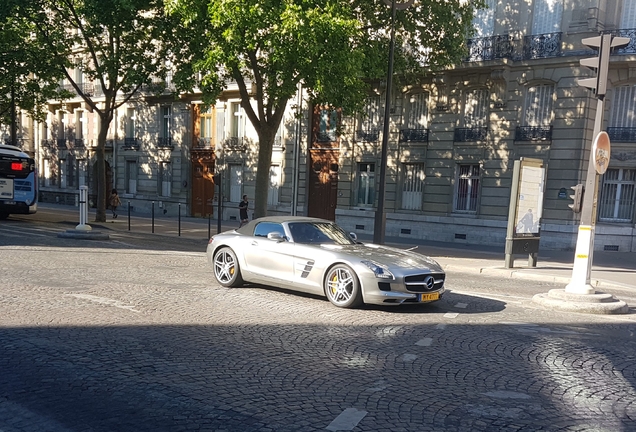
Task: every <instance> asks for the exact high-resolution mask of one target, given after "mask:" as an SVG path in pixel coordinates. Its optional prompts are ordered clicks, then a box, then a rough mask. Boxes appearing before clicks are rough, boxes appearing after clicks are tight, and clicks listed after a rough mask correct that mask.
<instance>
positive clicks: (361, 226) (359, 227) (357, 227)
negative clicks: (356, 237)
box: [356, 225, 364, 230]
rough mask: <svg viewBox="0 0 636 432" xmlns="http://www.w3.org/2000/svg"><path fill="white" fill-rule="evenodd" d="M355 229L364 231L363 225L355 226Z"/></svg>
mask: <svg viewBox="0 0 636 432" xmlns="http://www.w3.org/2000/svg"><path fill="white" fill-rule="evenodd" d="M356 229H359V230H363V229H364V225H356Z"/></svg>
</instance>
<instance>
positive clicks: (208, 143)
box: [195, 137, 212, 148]
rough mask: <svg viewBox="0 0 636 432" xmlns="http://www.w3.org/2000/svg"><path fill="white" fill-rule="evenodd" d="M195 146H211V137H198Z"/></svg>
mask: <svg viewBox="0 0 636 432" xmlns="http://www.w3.org/2000/svg"><path fill="white" fill-rule="evenodd" d="M195 147H197V148H210V147H212V138H210V137H202V138H199V141H197V142H196V143H195Z"/></svg>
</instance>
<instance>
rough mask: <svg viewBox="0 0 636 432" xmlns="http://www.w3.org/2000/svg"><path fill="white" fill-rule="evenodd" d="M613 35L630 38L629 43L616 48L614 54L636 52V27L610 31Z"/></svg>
mask: <svg viewBox="0 0 636 432" xmlns="http://www.w3.org/2000/svg"><path fill="white" fill-rule="evenodd" d="M610 33H611V34H612V36H620V37H626V38H629V43H628V44H627V45H625V46H624V47H622V48H615V49H614V50H613V51H612V54H635V53H636V29H618V30H613V31H611V32H610Z"/></svg>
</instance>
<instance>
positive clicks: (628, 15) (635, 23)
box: [619, 0, 636, 29]
mask: <svg viewBox="0 0 636 432" xmlns="http://www.w3.org/2000/svg"><path fill="white" fill-rule="evenodd" d="M619 28H621V29H633V28H636V0H623V13H622V14H621V25H620V27H619Z"/></svg>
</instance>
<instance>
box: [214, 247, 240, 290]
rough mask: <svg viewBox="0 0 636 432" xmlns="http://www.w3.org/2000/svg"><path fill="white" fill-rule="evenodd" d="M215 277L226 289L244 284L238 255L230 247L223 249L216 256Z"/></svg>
mask: <svg viewBox="0 0 636 432" xmlns="http://www.w3.org/2000/svg"><path fill="white" fill-rule="evenodd" d="M214 277H216V280H217V282H218V283H220V284H221V285H223V286H224V287H237V286H240V285H242V284H243V278H242V277H241V269H240V268H239V263H238V260H237V259H236V254H235V253H234V251H233V250H232V249H230V248H229V247H224V248H221V249H219V250H218V251H216V253H215V254H214Z"/></svg>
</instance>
